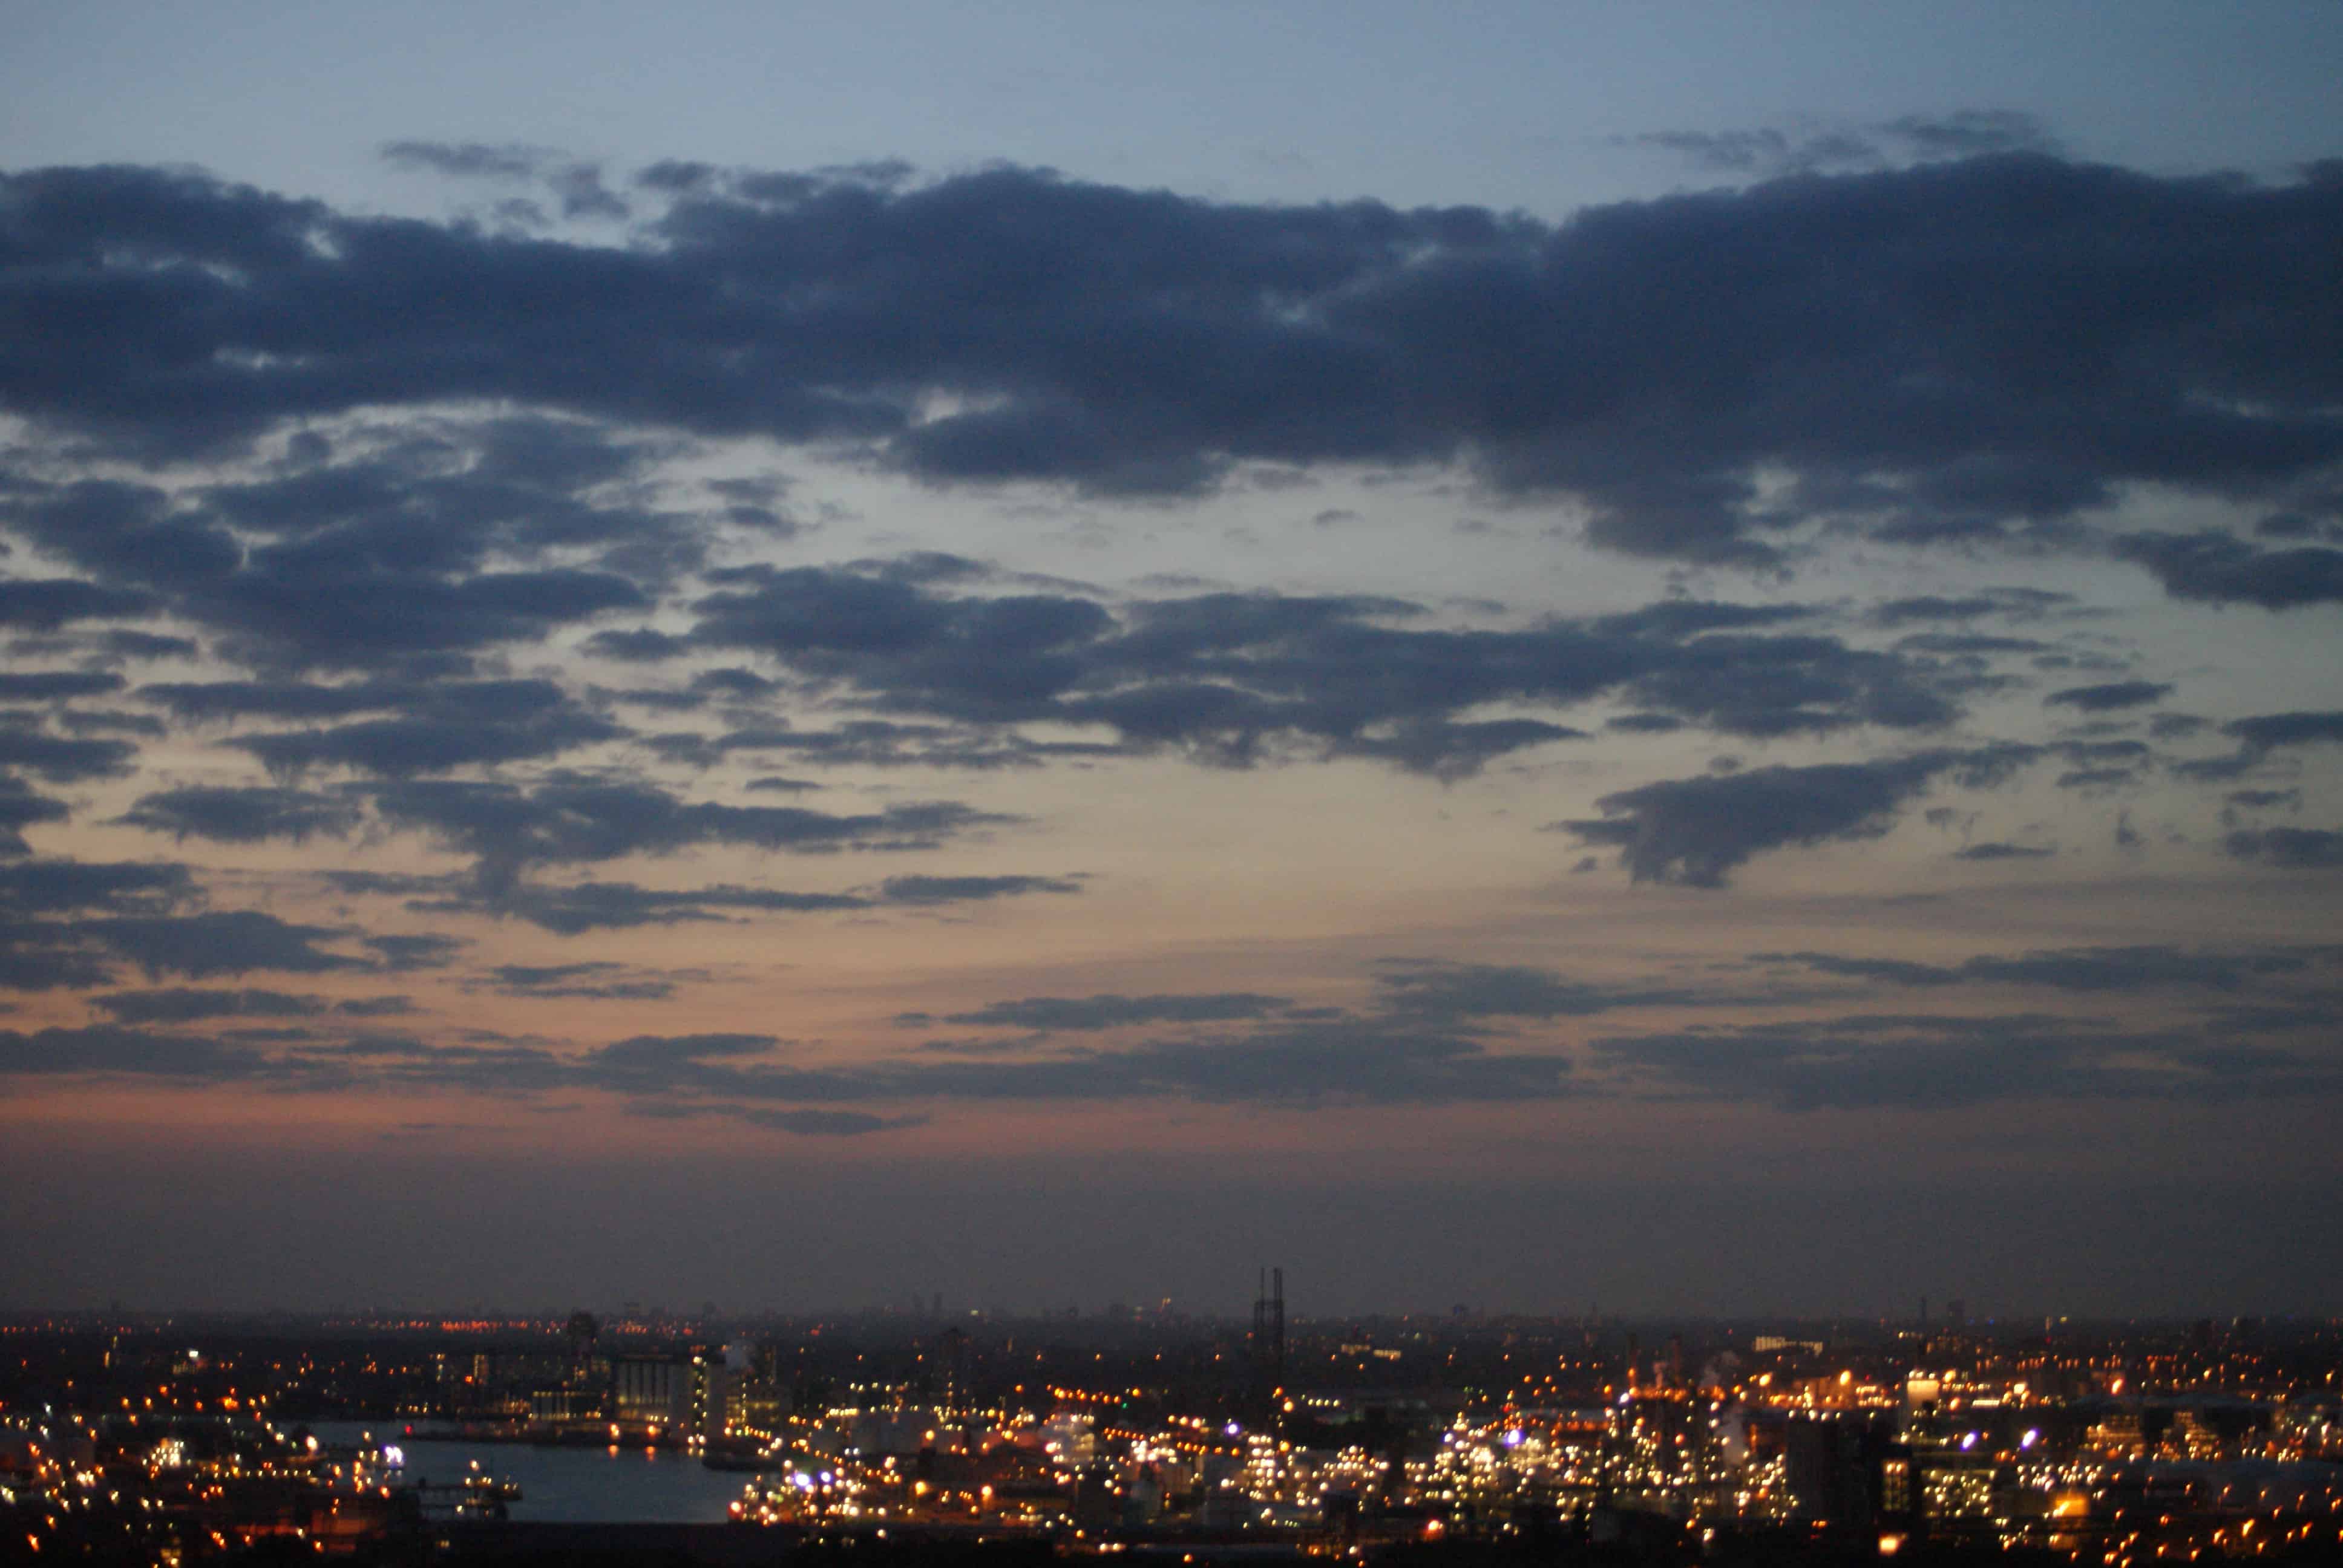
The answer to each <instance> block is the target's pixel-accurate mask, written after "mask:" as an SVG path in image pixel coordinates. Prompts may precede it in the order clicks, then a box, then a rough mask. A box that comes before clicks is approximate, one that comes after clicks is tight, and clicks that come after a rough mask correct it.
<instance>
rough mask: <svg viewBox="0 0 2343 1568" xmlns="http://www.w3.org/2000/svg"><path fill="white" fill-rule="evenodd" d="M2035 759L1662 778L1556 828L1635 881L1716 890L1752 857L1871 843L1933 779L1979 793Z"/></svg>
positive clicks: (1999, 751) (1920, 760) (1946, 757)
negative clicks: (1609, 857)
mask: <svg viewBox="0 0 2343 1568" xmlns="http://www.w3.org/2000/svg"><path fill="white" fill-rule="evenodd" d="M2036 755H2038V753H2037V752H2036V751H2035V750H2034V749H2032V748H2028V747H2016V746H2002V747H1989V748H1986V749H1982V750H1977V751H1970V752H1958V751H1928V752H1922V753H1919V754H1917V755H1915V756H1911V757H1900V758H1887V759H1880V760H1877V761H1873V762H1825V763H1818V764H1815V765H1813V766H1810V767H1803V768H1789V767H1773V768H1755V769H1748V770H1747V771H1745V772H1736V773H1729V774H1723V775H1715V774H1712V775H1709V776H1706V777H1701V778H1692V779H1667V780H1664V781H1662V782H1660V783H1656V784H1645V785H1642V786H1640V787H1638V788H1636V789H1623V790H1620V791H1618V792H1617V793H1615V794H1611V795H1605V796H1604V797H1603V798H1602V799H1599V800H1597V801H1596V802H1595V806H1596V808H1597V809H1600V810H1601V811H1602V812H1603V816H1602V817H1600V818H1594V819H1583V820H1578V821H1571V822H1564V823H1562V824H1559V826H1561V827H1562V828H1564V829H1567V830H1568V831H1570V832H1572V833H1574V834H1576V835H1577V836H1578V838H1579V839H1581V840H1582V841H1584V842H1586V843H1590V844H1607V845H1614V846H1616V847H1617V848H1618V849H1619V850H1620V851H1621V854H1620V859H1621V861H1622V863H1623V864H1624V865H1625V867H1626V868H1627V870H1628V873H1629V875H1631V876H1632V877H1633V878H1634V879H1635V880H1636V881H1639V882H1642V881H1655V882H1682V883H1684V884H1685V885H1687V886H1690V887H1695V888H1717V887H1722V886H1724V885H1725V879H1727V878H1728V877H1729V876H1730V875H1731V874H1732V872H1733V871H1734V870H1735V868H1737V867H1739V866H1740V865H1742V864H1743V863H1744V862H1745V861H1746V860H1748V859H1750V857H1752V856H1753V855H1757V854H1761V853H1764V852H1765V851H1766V850H1770V849H1786V848H1790V847H1792V846H1806V847H1811V846H1814V845H1817V844H1823V843H1827V842H1830V841H1832V840H1845V839H1873V838H1877V837H1879V836H1881V835H1882V834H1884V833H1885V832H1886V831H1887V830H1888V829H1890V828H1891V827H1893V826H1894V825H1895V820H1896V812H1897V811H1898V810H1899V809H1902V808H1903V807H1904V806H1905V805H1906V804H1907V803H1909V802H1910V801H1911V800H1913V799H1916V798H1917V797H1918V796H1919V795H1920V794H1921V793H1922V792H1923V791H1925V790H1926V789H1928V787H1929V786H1930V785H1931V784H1932V783H1934V782H1935V781H1936V780H1937V779H1942V778H1946V777H1950V778H1952V779H1956V781H1957V782H1959V783H1961V784H1964V785H1966V786H1969V787H1972V788H1989V787H1991V786H1992V785H1994V784H1996V783H1997V782H1999V781H2001V780H2002V779H2005V778H2006V777H2007V776H2008V775H2009V773H2011V772H2012V771H2014V770H2015V769H2016V768H2018V767H2021V766H2023V765H2024V764H2025V763H2026V762H2028V761H2031V760H2032V759H2034V758H2035V757H2036Z"/></svg>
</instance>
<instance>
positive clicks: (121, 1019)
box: [89, 988, 326, 1024]
mask: <svg viewBox="0 0 2343 1568" xmlns="http://www.w3.org/2000/svg"><path fill="white" fill-rule="evenodd" d="M89 1000H90V1005H91V1006H92V1007H95V1008H98V1009H101V1010H104V1011H106V1012H107V1013H109V1014H111V1015H112V1016H113V1018H114V1020H115V1022H116V1023H130V1024H140V1023H200V1022H202V1021H204V1020H206V1019H215V1018H315V1017H317V1015H319V1014H320V1013H323V1012H324V1011H325V1010H326V999H325V998H323V997H316V996H293V995H288V994H287V993H286V992H284V991H274V990H194V989H188V988H179V989H176V990H118V991H115V992H113V993H112V994H111V995H107V996H95V997H92V998H90V999H89Z"/></svg>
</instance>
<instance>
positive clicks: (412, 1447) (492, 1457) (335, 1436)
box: [309, 1421, 749, 1524]
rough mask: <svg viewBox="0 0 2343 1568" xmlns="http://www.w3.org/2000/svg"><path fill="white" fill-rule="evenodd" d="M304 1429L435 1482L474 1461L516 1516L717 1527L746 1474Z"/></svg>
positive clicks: (633, 1452) (651, 1454)
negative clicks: (395, 1458)
mask: <svg viewBox="0 0 2343 1568" xmlns="http://www.w3.org/2000/svg"><path fill="white" fill-rule="evenodd" d="M309 1430H310V1431H311V1432H314V1433H316V1434H317V1441H318V1442H321V1443H327V1444H331V1445H335V1446H349V1445H355V1444H357V1443H359V1442H367V1441H368V1439H367V1435H366V1434H367V1433H369V1432H371V1433H372V1434H373V1437H372V1439H371V1441H373V1442H389V1443H396V1444H397V1445H398V1447H399V1448H400V1450H401V1451H402V1452H405V1454H406V1456H407V1466H406V1472H405V1473H406V1477H407V1480H408V1481H410V1482H421V1481H427V1482H430V1483H433V1484H435V1485H443V1484H446V1483H450V1482H459V1481H462V1480H463V1479H465V1477H467V1476H468V1475H470V1474H471V1473H472V1462H473V1461H474V1460H478V1462H479V1465H480V1469H481V1470H482V1471H484V1472H486V1473H488V1474H490V1475H493V1476H495V1477H496V1478H497V1479H498V1480H499V1481H511V1482H518V1483H519V1485H520V1493H521V1494H520V1498H519V1500H518V1502H515V1503H512V1504H511V1514H512V1517H513V1518H515V1519H531V1520H543V1521H547V1522H548V1523H568V1524H712V1523H721V1522H722V1521H723V1520H724V1519H725V1518H726V1517H727V1516H728V1514H727V1510H728V1509H729V1507H730V1506H731V1503H732V1502H733V1500H734V1499H736V1498H738V1497H739V1495H740V1490H741V1487H742V1485H743V1483H746V1482H747V1481H748V1480H749V1477H748V1476H745V1475H734V1474H728V1473H723V1472H720V1471H714V1470H710V1469H709V1468H708V1467H707V1466H705V1465H703V1464H701V1463H700V1462H699V1460H698V1459H696V1458H693V1457H690V1456H688V1455H685V1454H681V1453H678V1452H675V1451H673V1450H672V1449H644V1448H621V1449H608V1448H538V1447H535V1446H532V1445H531V1444H528V1443H525V1442H431V1441H427V1440H423V1439H418V1438H413V1437H408V1436H407V1435H406V1431H407V1425H406V1423H405V1422H397V1421H384V1422H359V1421H321V1422H311V1423H310V1425H309Z"/></svg>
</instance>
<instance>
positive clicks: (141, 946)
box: [75, 910, 369, 980]
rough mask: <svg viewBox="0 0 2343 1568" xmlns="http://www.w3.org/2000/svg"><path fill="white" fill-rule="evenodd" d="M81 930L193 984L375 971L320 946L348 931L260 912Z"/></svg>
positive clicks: (134, 920)
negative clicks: (251, 976)
mask: <svg viewBox="0 0 2343 1568" xmlns="http://www.w3.org/2000/svg"><path fill="white" fill-rule="evenodd" d="M75 932H76V933H77V934H79V935H82V936H85V937H87V938H89V939H90V940H93V941H96V942H97V943H98V944H100V945H101V946H103V947H106V948H107V949H110V950H113V951H114V952H116V953H118V954H120V955H121V956H122V957H124V958H126V959H127V960H130V961H131V962H132V963H135V964H136V965H137V966H138V967H139V968H141V969H143V970H146V972H147V973H149V974H178V975H185V976H186V977H187V978H188V979H190V980H206V979H209V978H210V977H212V976H214V975H236V974H245V973H247V972H249V971H251V970H279V971H282V972H286V973H291V974H327V973H331V972H334V971H336V970H364V969H367V968H368V967H369V966H368V965H367V962H366V960H363V959H354V958H347V957H345V956H343V955H341V954H339V953H332V952H327V951H325V950H323V949H321V948H319V947H318V946H317V944H318V943H319V942H321V941H330V940H337V939H338V938H339V937H340V936H341V935H342V934H343V933H341V932H339V931H335V930H328V929H327V928H325V927H322V926H301V925H292V924H288V923H287V922H286V921H284V920H278V919H277V917H276V916H274V915H270V914H263V913H262V912H260V911H259V910H206V911H204V912H203V913H200V914H192V915H158V916H144V917H133V916H122V917H116V918H113V919H107V920H82V921H78V922H76V923H75Z"/></svg>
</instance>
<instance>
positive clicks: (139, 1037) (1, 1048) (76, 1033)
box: [0, 1024, 267, 1081]
mask: <svg viewBox="0 0 2343 1568" xmlns="http://www.w3.org/2000/svg"><path fill="white" fill-rule="evenodd" d="M266 1065H267V1063H266V1060H265V1059H264V1058H263V1057H262V1056H261V1055H260V1054H259V1053H258V1052H256V1051H255V1050H251V1049H250V1048H248V1047H244V1046H236V1045H228V1044H225V1043H223V1042H221V1041H219V1040H207V1039H205V1038H203V1037H201V1036H196V1035H176V1034H148V1033H146V1032H144V1031H143V1030H135V1029H125V1028H121V1027H118V1026H116V1025H112V1024H97V1025H94V1026H92V1027H90V1028H87V1029H45V1030H39V1031H37V1032H35V1033H33V1034H22V1033H19V1032H18V1031H16V1030H0V1075H7V1076H17V1075H32V1074H49V1073H59V1074H62V1073H75V1074H81V1073H99V1074H106V1075H131V1076H137V1077H156V1078H170V1079H187V1080H194V1081H221V1080H226V1079H236V1078H245V1077H250V1076H254V1075H256V1074H258V1073H259V1072H261V1071H262V1070H264V1069H265V1068H266Z"/></svg>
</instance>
